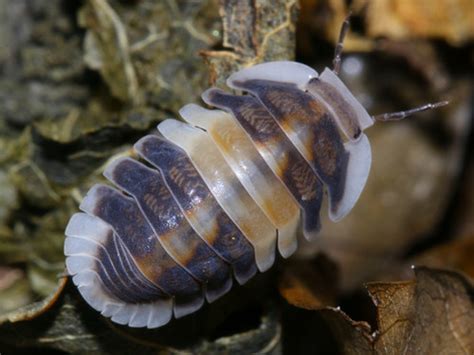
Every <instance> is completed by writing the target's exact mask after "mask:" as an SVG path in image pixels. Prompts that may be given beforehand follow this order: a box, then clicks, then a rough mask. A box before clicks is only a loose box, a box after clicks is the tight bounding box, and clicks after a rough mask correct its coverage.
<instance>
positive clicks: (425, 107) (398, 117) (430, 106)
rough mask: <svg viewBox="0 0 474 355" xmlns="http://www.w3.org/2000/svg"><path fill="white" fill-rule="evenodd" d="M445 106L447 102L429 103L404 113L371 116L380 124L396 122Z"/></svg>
mask: <svg viewBox="0 0 474 355" xmlns="http://www.w3.org/2000/svg"><path fill="white" fill-rule="evenodd" d="M447 104H449V101H440V102H436V103H433V104H431V103H430V104H426V105H423V106H419V107H415V108H412V109H410V110H406V111H398V112H388V113H382V114H380V115H376V116H372V118H373V119H374V120H375V121H381V122H386V121H398V120H403V119H404V118H405V117H408V116H411V115H413V114H414V113H418V112H423V111H428V110H432V109H435V108H438V107H443V106H446V105H447Z"/></svg>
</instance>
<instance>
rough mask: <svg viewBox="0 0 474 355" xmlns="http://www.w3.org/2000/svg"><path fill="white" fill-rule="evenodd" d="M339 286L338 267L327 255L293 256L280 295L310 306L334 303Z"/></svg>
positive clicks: (293, 302)
mask: <svg viewBox="0 0 474 355" xmlns="http://www.w3.org/2000/svg"><path fill="white" fill-rule="evenodd" d="M336 288H337V273H336V267H335V265H333V264H332V263H330V261H329V260H328V259H327V258H325V257H324V256H323V255H319V256H318V257H317V258H316V259H314V260H311V261H306V260H290V261H289V262H287V263H285V265H284V267H283V272H282V274H281V276H280V279H279V282H278V290H279V292H280V295H281V296H282V297H283V298H284V299H285V300H286V301H287V302H288V303H289V304H291V305H293V306H296V307H299V308H303V309H307V310H317V309H322V308H324V307H328V306H334V305H335V302H336V296H337V289H336Z"/></svg>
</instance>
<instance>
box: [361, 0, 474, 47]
mask: <svg viewBox="0 0 474 355" xmlns="http://www.w3.org/2000/svg"><path fill="white" fill-rule="evenodd" d="M353 6H354V8H356V9H361V8H365V7H366V9H367V16H366V24H367V31H368V34H369V35H370V36H372V37H378V36H385V37H390V38H392V39H407V38H426V37H430V38H442V39H444V40H446V41H448V42H450V43H451V44H453V45H460V44H462V43H464V42H467V41H469V40H470V39H472V38H474V16H473V14H474V2H473V1H472V0H436V1H432V0H417V1H407V0H374V1H367V0H356V1H354V4H353ZM466 14H467V16H466ZM469 14H470V15H469Z"/></svg>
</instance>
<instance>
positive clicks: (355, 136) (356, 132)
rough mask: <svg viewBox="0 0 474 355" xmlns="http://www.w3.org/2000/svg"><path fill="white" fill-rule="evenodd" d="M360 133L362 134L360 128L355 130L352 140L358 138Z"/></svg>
mask: <svg viewBox="0 0 474 355" xmlns="http://www.w3.org/2000/svg"><path fill="white" fill-rule="evenodd" d="M361 133H362V130H361V129H360V128H357V129H356V131H355V133H354V136H353V137H352V138H354V139H357V138H359V137H360V135H361Z"/></svg>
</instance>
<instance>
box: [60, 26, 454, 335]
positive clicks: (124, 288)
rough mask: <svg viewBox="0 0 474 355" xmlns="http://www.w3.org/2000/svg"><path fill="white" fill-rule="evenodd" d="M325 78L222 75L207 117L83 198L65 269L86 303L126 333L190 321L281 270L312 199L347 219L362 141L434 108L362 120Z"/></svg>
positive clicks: (141, 152) (179, 127) (279, 72)
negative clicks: (223, 86) (387, 124)
mask: <svg viewBox="0 0 474 355" xmlns="http://www.w3.org/2000/svg"><path fill="white" fill-rule="evenodd" d="M348 26H349V20H348V19H346V21H345V22H344V24H343V26H342V29H341V33H340V36H339V41H338V44H337V46H336V51H335V55H334V61H333V68H332V69H330V68H325V69H324V71H323V72H322V73H321V74H318V73H317V72H316V71H315V70H313V69H312V68H310V67H308V66H306V65H304V64H300V63H297V62H290V61H278V62H268V63H263V64H258V65H255V66H252V67H249V68H245V69H243V70H240V71H238V72H236V73H234V74H233V75H231V76H230V77H229V78H228V80H227V85H228V86H229V87H230V88H232V89H236V90H238V91H240V92H243V93H244V94H242V95H235V94H232V93H230V92H226V91H223V90H220V89H217V88H211V89H208V90H207V91H205V92H204V93H203V94H202V99H203V101H204V102H205V103H206V104H208V105H209V106H212V107H214V109H206V108H203V107H201V106H198V105H195V104H189V105H186V106H184V107H183V108H182V109H181V110H180V111H179V113H180V115H181V117H182V118H183V120H184V121H185V122H186V123H184V122H181V121H177V120H174V119H167V120H165V121H163V122H161V123H160V124H159V125H158V132H157V134H155V135H147V136H145V137H143V138H141V139H140V140H139V141H138V142H137V143H136V144H135V145H134V149H135V151H136V153H137V154H138V156H139V157H140V158H141V159H140V160H137V159H132V158H118V159H116V160H114V161H112V162H111V164H109V165H108V167H107V168H106V170H105V172H104V175H105V177H106V178H107V179H108V180H109V181H110V182H111V183H112V184H113V185H115V187H112V186H109V185H104V184H97V185H94V186H93V187H92V188H91V189H90V190H89V191H88V193H87V195H86V196H85V198H84V199H83V201H82V203H81V205H80V209H81V210H82V212H79V213H76V214H74V215H73V216H72V217H71V219H70V221H69V223H68V225H67V228H66V232H65V234H66V239H65V244H64V253H65V255H66V267H67V270H68V273H69V275H71V276H72V280H73V282H74V284H75V285H76V286H77V288H78V290H79V292H80V293H81V295H82V296H83V298H84V299H85V300H86V301H87V303H88V304H89V305H90V306H92V307H93V308H94V309H96V310H97V311H99V312H101V313H102V315H104V316H106V317H110V318H111V319H112V321H114V322H116V323H119V324H127V325H129V326H131V327H148V328H157V327H160V326H163V325H165V324H167V323H168V322H169V321H170V320H171V319H172V318H173V316H174V317H175V318H180V317H183V316H185V315H187V314H190V313H192V312H195V311H197V310H198V309H199V308H201V307H202V306H203V304H204V302H205V300H207V301H208V302H213V301H214V300H216V299H217V298H219V297H221V296H222V295H224V294H225V293H227V292H228V291H229V290H230V289H231V287H232V284H233V282H234V280H236V281H237V283H239V284H244V283H245V282H247V281H248V280H249V279H250V278H252V277H253V276H254V275H255V274H256V273H257V272H264V271H266V270H267V269H269V268H270V267H271V266H272V264H273V263H274V260H275V255H276V250H278V252H279V253H280V254H281V255H282V256H283V257H285V258H287V257H289V256H290V255H291V254H293V253H294V251H295V250H296V248H297V233H302V234H303V236H304V237H305V238H306V239H308V240H313V239H314V238H315V237H316V236H317V234H318V231H319V230H320V228H321V225H320V219H319V215H320V209H321V202H322V199H323V195H324V194H325V193H326V195H327V198H328V208H329V217H330V219H331V220H332V221H334V222H337V221H338V220H340V219H342V218H343V217H344V216H345V215H346V214H347V213H349V212H350V210H351V209H352V207H353V206H354V204H355V203H356V201H357V200H358V198H359V196H360V194H361V192H362V190H363V188H364V185H365V183H366V180H367V177H368V174H369V170H370V165H371V149H370V144H369V141H368V139H367V136H366V135H365V134H364V130H365V129H366V128H368V127H370V126H371V125H373V124H374V122H377V121H388V120H397V119H402V118H404V117H406V116H408V115H410V114H413V113H416V112H421V111H425V110H428V109H432V108H436V107H440V106H443V105H445V104H446V103H447V102H444V101H443V102H439V103H435V104H426V105H423V106H420V107H417V108H414V109H411V110H408V111H400V112H393V113H387V114H382V115H377V116H371V115H369V114H368V113H367V111H366V110H365V109H364V108H363V107H362V105H361V104H360V103H359V102H358V101H357V100H356V99H355V97H354V96H353V95H352V93H351V92H350V91H349V90H348V89H347V87H346V86H345V85H344V83H343V82H342V81H341V80H340V79H339V77H338V73H339V69H340V63H341V52H342V43H343V40H344V36H345V34H346V32H347V30H348Z"/></svg>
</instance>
